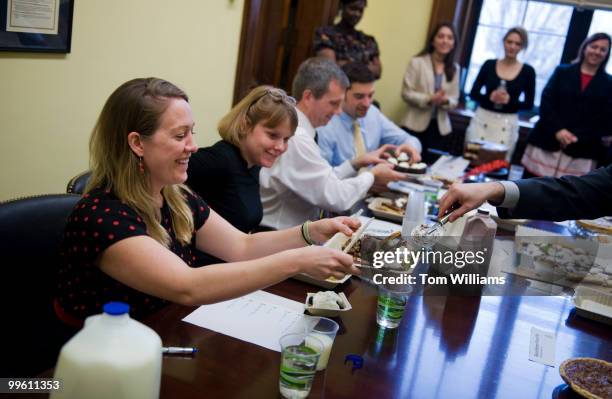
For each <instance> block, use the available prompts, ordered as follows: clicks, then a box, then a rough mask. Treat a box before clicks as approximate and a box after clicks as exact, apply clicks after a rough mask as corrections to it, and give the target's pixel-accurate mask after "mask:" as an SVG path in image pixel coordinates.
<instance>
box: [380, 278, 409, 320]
mask: <svg viewBox="0 0 612 399" xmlns="http://www.w3.org/2000/svg"><path fill="white" fill-rule="evenodd" d="M407 300H408V293H407V292H396V291H391V290H388V289H386V288H383V287H380V286H379V288H378V307H377V309H376V323H378V325H379V326H381V327H384V328H397V327H398V326H399V325H400V322H401V321H402V317H403V316H404V309H405V308H406V302H407Z"/></svg>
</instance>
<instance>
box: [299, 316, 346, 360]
mask: <svg viewBox="0 0 612 399" xmlns="http://www.w3.org/2000/svg"><path fill="white" fill-rule="evenodd" d="M311 325H312V328H310V330H309V331H308V336H307V337H306V342H307V343H308V340H309V339H310V337H315V338H317V339H318V340H320V341H321V343H322V344H323V351H322V352H321V356H320V357H319V362H318V363H317V371H320V370H325V368H326V367H327V362H328V360H329V355H330V354H331V350H332V346H333V344H334V339H336V334H337V333H338V329H339V328H340V326H339V325H338V323H336V322H335V321H333V320H331V319H328V318H325V317H315V318H313V321H312V324H311Z"/></svg>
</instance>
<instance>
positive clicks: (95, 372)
mask: <svg viewBox="0 0 612 399" xmlns="http://www.w3.org/2000/svg"><path fill="white" fill-rule="evenodd" d="M129 309H130V308H129V306H128V305H127V304H125V303H121V302H110V303H107V304H105V305H104V313H102V314H99V315H95V316H90V317H88V318H87V319H86V320H85V325H84V327H83V329H82V330H81V331H79V332H78V333H77V334H76V335H75V336H74V337H73V338H72V339H70V340H69V341H68V342H67V343H66V344H65V345H64V346H63V347H62V350H61V351H60V355H59V360H58V362H57V366H56V367H55V375H54V378H59V379H61V380H62V389H61V390H59V391H57V392H53V393H52V394H51V398H52V399H60V398H79V399H81V398H83V399H86V398H95V399H97V398H100V399H102V398H112V399H122V398H130V399H140V398H142V399H144V398H147V399H150V398H158V397H159V384H160V377H161V356H162V350H161V339H160V338H159V335H157V333H155V331H153V330H152V329H150V328H149V327H147V326H145V325H144V324H142V323H139V322H137V321H136V320H134V319H132V318H130V316H129V314H128V312H129Z"/></svg>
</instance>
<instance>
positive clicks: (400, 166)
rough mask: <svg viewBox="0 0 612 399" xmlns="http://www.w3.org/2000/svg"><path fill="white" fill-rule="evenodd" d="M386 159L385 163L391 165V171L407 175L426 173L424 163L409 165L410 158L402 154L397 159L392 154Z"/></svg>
mask: <svg viewBox="0 0 612 399" xmlns="http://www.w3.org/2000/svg"><path fill="white" fill-rule="evenodd" d="M390 154H391V155H390V156H389V157H388V158H387V162H389V163H390V164H392V165H393V169H395V170H396V171H398V172H401V173H408V174H412V175H424V174H425V172H427V164H426V163H424V162H415V163H412V164H411V163H410V156H409V155H408V154H407V153H405V152H402V153H400V154H399V155H398V156H397V157H395V156H394V155H395V154H394V153H392V152H391V153H390Z"/></svg>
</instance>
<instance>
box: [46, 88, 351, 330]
mask: <svg viewBox="0 0 612 399" xmlns="http://www.w3.org/2000/svg"><path fill="white" fill-rule="evenodd" d="M193 128H194V121H193V119H192V116H191V108H190V106H189V103H188V98H187V95H186V94H185V93H184V92H183V91H182V90H180V89H179V88H177V87H176V86H174V85H173V84H172V83H170V82H167V81H164V80H161V79H157V78H146V79H134V80H131V81H129V82H126V83H124V84H123V85H121V86H120V87H119V88H118V89H116V90H115V91H114V92H113V94H111V96H110V97H109V99H108V100H107V101H106V104H105V105H104V107H103V109H102V113H101V114H100V117H99V119H98V122H97V123H96V125H95V128H94V131H93V133H92V136H91V141H90V153H91V169H92V176H91V181H90V183H89V185H88V187H87V189H86V193H85V194H84V195H83V198H82V199H81V200H80V201H79V202H78V203H77V205H76V206H75V208H74V209H73V211H72V214H71V215H70V217H69V219H68V222H67V225H66V229H65V234H64V241H63V244H62V257H63V266H62V267H61V270H60V271H59V278H58V291H57V299H56V301H55V310H56V313H57V314H58V316H59V318H60V319H61V320H62V321H64V322H65V323H67V324H69V325H73V326H78V325H80V324H81V323H82V321H83V320H84V319H85V318H86V317H87V316H89V315H91V314H94V313H99V312H100V310H101V306H102V305H103V304H104V303H105V302H107V301H112V300H120V301H124V302H127V303H129V304H130V305H131V309H132V315H133V316H134V317H136V318H143V317H145V316H147V315H149V314H150V313H152V312H154V311H156V310H158V309H160V308H161V307H162V306H163V305H165V304H166V303H167V302H168V301H171V302H176V303H180V304H185V305H200V304H206V303H213V302H218V301H223V300H226V299H229V298H233V297H238V296H241V295H244V294H246V293H249V292H252V291H255V290H257V289H261V288H264V287H266V286H269V285H272V284H275V283H277V282H279V281H282V280H284V279H286V278H288V277H291V276H293V275H294V274H296V273H307V274H310V275H311V276H313V277H315V278H327V277H329V276H336V277H341V276H343V275H344V274H345V273H357V274H359V270H357V269H355V268H354V267H353V266H352V257H351V256H350V255H347V254H344V253H342V252H340V251H336V250H331V249H327V248H323V247H319V246H314V245H308V244H311V243H312V242H313V241H315V242H321V241H325V240H326V239H328V238H329V237H331V236H332V235H333V234H335V233H336V232H338V231H342V232H344V233H346V234H349V235H350V234H352V231H353V230H354V229H355V228H357V227H358V225H359V222H358V221H356V220H354V219H350V218H335V219H325V220H320V221H316V222H306V223H305V224H304V225H302V226H298V227H294V228H291V229H286V230H282V231H275V232H265V233H259V234H245V233H242V232H240V231H239V230H237V229H235V228H234V227H232V226H231V225H230V224H229V223H228V222H226V221H225V220H224V219H223V218H222V217H220V216H219V215H218V214H217V213H215V211H213V210H211V209H210V208H209V207H208V205H207V204H206V203H205V202H204V201H203V200H202V199H201V198H200V197H199V196H197V195H196V194H193V193H192V192H191V191H190V190H189V189H188V188H187V187H186V186H184V185H183V183H184V182H185V180H186V179H187V167H188V163H189V158H190V156H191V154H193V153H194V152H195V151H196V149H197V148H196V144H195V142H194V139H193V134H194V131H193ZM196 250H201V251H204V252H207V253H210V254H212V255H213V256H216V257H218V258H220V259H223V260H224V261H226V262H229V263H226V264H214V265H209V266H206V267H196V266H198V265H197V264H195V259H196V257H195V251H196Z"/></svg>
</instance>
